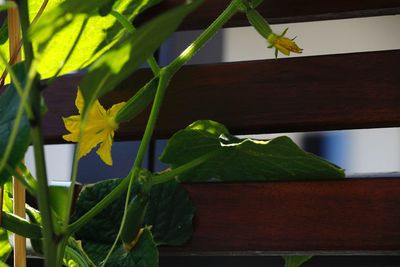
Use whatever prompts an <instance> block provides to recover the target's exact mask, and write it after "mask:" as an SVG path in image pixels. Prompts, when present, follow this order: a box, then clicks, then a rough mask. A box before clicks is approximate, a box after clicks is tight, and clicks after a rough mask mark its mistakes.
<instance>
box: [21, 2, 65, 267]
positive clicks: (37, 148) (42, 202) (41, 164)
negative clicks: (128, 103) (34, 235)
mask: <svg viewBox="0 0 400 267" xmlns="http://www.w3.org/2000/svg"><path fill="white" fill-rule="evenodd" d="M19 15H20V19H21V31H22V37H23V38H22V41H23V46H24V52H25V66H26V69H27V70H29V73H28V83H32V91H31V93H30V99H29V100H30V101H29V102H30V105H31V108H32V112H33V119H32V120H31V136H32V143H33V149H34V156H35V167H36V176H37V179H38V188H37V200H38V204H39V210H40V214H41V216H42V225H43V228H42V235H43V251H44V255H45V266H46V267H56V265H57V247H58V241H57V240H56V238H55V233H54V229H53V220H52V215H51V208H50V196H49V195H50V194H49V188H48V183H47V173H46V164H45V155H44V142H43V134H42V128H41V108H40V102H41V97H40V88H39V86H38V83H37V81H38V80H37V76H36V62H35V60H34V55H33V48H32V43H31V42H30V40H29V38H27V36H28V28H29V9H28V1H27V0H21V1H20V8H19Z"/></svg>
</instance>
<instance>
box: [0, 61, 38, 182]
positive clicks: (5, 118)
mask: <svg viewBox="0 0 400 267" xmlns="http://www.w3.org/2000/svg"><path fill="white" fill-rule="evenodd" d="M13 69H14V71H15V73H16V75H17V76H18V79H19V80H20V81H22V82H24V80H25V68H24V65H23V63H20V64H17V65H15V66H14V67H13ZM19 104H20V96H19V95H18V93H17V91H16V90H15V87H14V85H13V84H11V85H10V86H9V87H8V88H7V89H6V90H5V92H3V93H2V94H1V95H0V155H1V157H3V156H4V153H5V151H6V147H7V144H8V139H9V137H10V135H11V131H12V128H13V126H14V124H15V120H16V115H17V110H18V107H19ZM30 140H31V138H30V126H29V120H28V117H27V116H26V114H24V115H23V117H22V120H21V123H20V125H19V128H18V133H17V137H16V139H15V142H14V145H13V147H12V152H11V154H10V156H9V158H8V160H7V164H8V166H9V167H11V168H15V167H16V165H17V164H18V162H20V161H21V160H22V159H23V157H24V155H25V152H26V150H27V149H28V146H29V144H30ZM9 177H10V174H9V173H8V172H7V171H5V169H3V170H0V185H1V184H3V183H4V182H6V181H7V180H8V178H9Z"/></svg>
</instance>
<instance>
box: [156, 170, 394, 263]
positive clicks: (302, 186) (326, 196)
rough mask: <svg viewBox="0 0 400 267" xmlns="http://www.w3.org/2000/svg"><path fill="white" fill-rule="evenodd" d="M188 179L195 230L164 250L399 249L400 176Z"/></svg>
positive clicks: (192, 252)
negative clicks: (228, 180)
mask: <svg viewBox="0 0 400 267" xmlns="http://www.w3.org/2000/svg"><path fill="white" fill-rule="evenodd" d="M185 187H186V189H187V190H188V191H189V193H190V195H191V197H192V200H193V202H194V205H195V206H196V209H197V216H196V219H195V231H194V235H193V238H192V240H191V241H190V242H189V243H188V244H187V245H185V246H183V247H179V248H164V249H163V250H162V252H163V254H191V255H196V254H198V255H204V254H208V253H210V252H211V254H214V255H215V254H218V253H220V254H222V255H224V254H226V255H235V254H236V253H235V252H240V253H239V254H243V252H246V251H247V252H248V253H249V254H250V255H256V254H258V255H262V254H263V252H267V253H274V252H275V253H277V252H279V251H314V253H317V252H316V251H325V252H329V251H336V252H339V253H340V252H342V253H345V254H349V253H350V252H351V251H356V252H358V254H360V253H366V252H369V253H375V254H376V253H388V251H391V252H392V253H395V252H397V253H398V252H399V251H400V210H399V208H398V207H399V205H400V195H399V188H400V179H387V178H379V179H346V180H344V181H343V180H342V181H318V182H271V183H218V184H187V185H185ZM254 252H257V253H254ZM244 254H245V253H244Z"/></svg>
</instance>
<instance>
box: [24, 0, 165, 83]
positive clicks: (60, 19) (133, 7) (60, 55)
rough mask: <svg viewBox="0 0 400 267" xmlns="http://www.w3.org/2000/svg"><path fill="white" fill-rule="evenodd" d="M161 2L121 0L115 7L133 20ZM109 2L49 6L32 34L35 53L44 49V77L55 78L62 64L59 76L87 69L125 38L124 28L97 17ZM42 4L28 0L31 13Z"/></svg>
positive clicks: (109, 18)
mask: <svg viewBox="0 0 400 267" xmlns="http://www.w3.org/2000/svg"><path fill="white" fill-rule="evenodd" d="M159 1H160V0H141V1H138V0H119V1H116V3H115V5H114V6H113V8H114V9H115V10H117V11H118V12H120V13H121V14H123V15H124V16H126V17H127V19H128V20H130V21H132V20H133V19H134V18H135V17H136V16H137V15H138V14H140V13H141V12H143V11H144V10H145V9H147V8H149V7H151V6H153V5H155V4H157V3H158V2H159ZM31 2H32V3H31ZM109 2H110V1H109V0H102V2H100V1H84V2H82V1H81V0H73V1H60V0H55V1H50V2H49V3H48V6H47V7H46V10H45V12H44V13H43V14H42V16H41V18H40V19H39V20H38V22H37V23H36V24H34V25H33V26H32V28H31V31H30V37H31V39H32V41H33V46H34V49H35V50H36V52H39V50H41V49H43V48H45V50H44V53H43V55H42V57H41V60H40V62H39V66H38V70H39V73H40V74H41V77H42V78H48V77H52V76H53V75H54V74H55V73H56V72H57V70H58V69H59V67H60V66H62V65H63V64H65V65H64V67H63V69H62V71H61V72H60V74H59V75H62V74H64V73H68V72H71V71H75V70H79V69H82V68H85V67H86V66H88V65H89V64H91V63H92V62H94V61H95V60H96V59H98V58H99V57H100V56H101V55H102V54H103V53H104V52H106V51H108V50H109V49H110V48H111V47H112V46H114V45H115V44H116V43H117V41H118V40H119V39H120V38H121V37H123V36H124V34H125V33H126V31H125V29H124V27H123V26H122V25H120V23H119V22H118V21H117V20H116V19H115V18H114V17H113V16H111V15H107V16H101V15H99V14H97V10H98V9H99V7H100V8H101V6H100V5H101V3H104V5H107V4H108V3H109ZM111 2H113V1H111ZM41 3H42V0H40V1H38V0H35V1H29V4H30V10H37V9H38V7H37V6H38V4H41ZM76 7H79V8H76ZM34 14H36V12H35V13H34ZM86 19H88V21H87V24H86V26H85V28H84V30H83V32H82V35H81V36H80V38H79V40H78V42H77V44H76V47H75V51H74V52H72V54H71V56H70V58H69V60H68V61H67V62H65V59H66V57H67V54H68V53H69V51H70V50H71V48H72V46H73V43H74V42H75V39H76V38H77V36H78V32H79V31H80V29H81V27H82V25H83V24H84V21H85V20H86Z"/></svg>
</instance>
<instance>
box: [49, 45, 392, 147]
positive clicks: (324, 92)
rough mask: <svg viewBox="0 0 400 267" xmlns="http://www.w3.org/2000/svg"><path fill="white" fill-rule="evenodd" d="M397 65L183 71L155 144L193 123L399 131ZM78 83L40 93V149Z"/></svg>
mask: <svg viewBox="0 0 400 267" xmlns="http://www.w3.org/2000/svg"><path fill="white" fill-rule="evenodd" d="M398 62H400V50H394V51H385V52H369V53H356V54H343V55H330V56H316V57H302V58H290V59H279V60H263V61H251V62H238V63H223V64H213V65H196V66H188V67H185V68H183V69H182V71H181V72H179V73H178V74H177V75H176V77H174V79H173V80H172V82H171V84H170V88H169V89H168V92H167V95H166V99H165V101H164V104H163V107H162V110H161V116H160V119H159V121H158V124H157V127H156V132H155V137H156V138H168V137H170V136H171V135H172V134H173V133H174V132H176V131H177V130H179V129H182V128H184V127H186V126H187V125H188V124H190V123H191V122H193V121H195V120H199V119H213V120H216V121H219V122H221V123H223V124H225V125H226V126H227V127H228V128H229V129H230V130H231V131H232V132H233V133H235V134H243V133H270V132H289V131H313V130H334V129H353V128H354V129H355V128H371V127H392V126H400V76H399V75H398ZM149 77H150V76H149V72H148V71H145V70H143V71H139V72H138V73H137V74H136V75H135V76H134V77H133V78H130V79H128V80H127V81H125V82H124V83H123V84H121V86H120V87H121V88H120V89H119V90H116V91H114V92H113V93H111V94H109V95H107V96H106V97H104V98H103V99H102V103H105V104H106V105H108V106H109V105H111V104H112V103H116V102H119V101H122V100H124V99H128V98H129V96H130V95H133V93H134V91H135V89H134V88H135V87H136V88H137V87H138V86H137V84H143V83H144V81H146V79H149ZM78 80H79V77H77V76H66V77H63V78H61V79H59V80H58V81H57V82H56V83H55V84H54V85H53V86H52V88H49V89H47V90H46V91H45V93H44V95H45V98H46V101H47V104H48V107H49V112H48V114H47V115H46V116H45V118H44V128H45V129H44V133H45V136H46V141H47V142H50V143H51V142H53V143H54V142H62V140H61V135H62V134H64V133H66V131H65V129H64V127H63V124H62V120H61V117H62V116H64V117H65V116H69V115H72V114H74V113H76V112H77V111H76V109H75V108H74V99H75V94H76V87H77V84H78ZM147 116H148V112H144V113H142V114H141V115H139V116H138V117H137V119H135V120H134V121H132V122H130V123H125V124H122V125H121V128H120V129H119V130H118V132H117V134H116V138H119V139H131V140H132V139H140V138H141V135H142V133H143V129H144V126H145V124H146V121H147Z"/></svg>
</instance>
